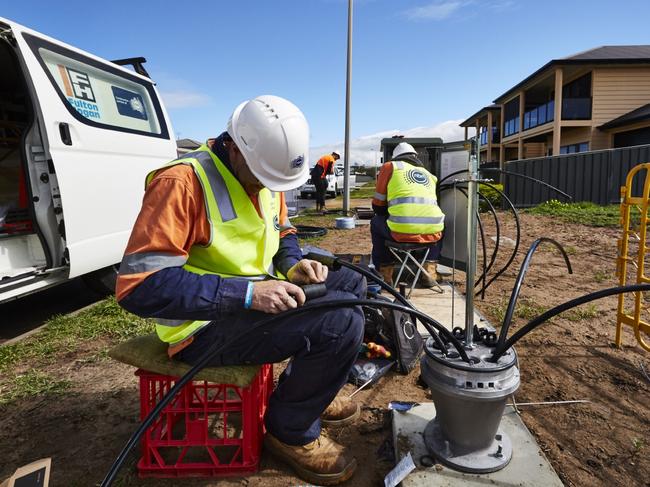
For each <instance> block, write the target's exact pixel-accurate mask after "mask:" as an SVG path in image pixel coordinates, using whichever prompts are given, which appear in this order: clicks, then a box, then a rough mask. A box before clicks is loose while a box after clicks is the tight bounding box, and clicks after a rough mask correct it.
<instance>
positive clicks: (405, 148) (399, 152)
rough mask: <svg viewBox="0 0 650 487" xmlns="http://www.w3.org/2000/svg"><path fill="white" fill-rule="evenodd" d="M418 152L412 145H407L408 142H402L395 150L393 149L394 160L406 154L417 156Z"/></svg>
mask: <svg viewBox="0 0 650 487" xmlns="http://www.w3.org/2000/svg"><path fill="white" fill-rule="evenodd" d="M417 153H418V152H417V151H416V150H415V149H414V148H413V146H412V145H411V144H407V143H406V142H400V143H399V144H397V145H396V146H395V149H393V159H395V158H396V157H398V156H403V155H404V154H417Z"/></svg>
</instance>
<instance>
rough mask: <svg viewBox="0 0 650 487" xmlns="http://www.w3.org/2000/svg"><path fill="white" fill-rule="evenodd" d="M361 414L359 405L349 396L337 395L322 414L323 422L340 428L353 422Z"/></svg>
mask: <svg viewBox="0 0 650 487" xmlns="http://www.w3.org/2000/svg"><path fill="white" fill-rule="evenodd" d="M359 414H361V408H360V407H359V405H358V404H357V403H356V402H354V401H353V400H352V399H350V398H349V397H348V396H341V395H339V396H336V397H335V398H334V400H333V401H332V402H331V403H330V405H329V406H327V409H326V410H325V411H323V414H321V415H320V420H321V423H323V425H324V426H332V427H335V428H338V427H340V426H345V425H346V424H350V423H353V422H354V421H356V419H357V418H358V417H359Z"/></svg>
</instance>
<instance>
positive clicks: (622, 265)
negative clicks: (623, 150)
mask: <svg viewBox="0 0 650 487" xmlns="http://www.w3.org/2000/svg"><path fill="white" fill-rule="evenodd" d="M641 171H645V172H646V173H645V180H644V183H643V195H642V196H632V181H633V180H634V176H636V175H637V174H638V173H639V172H641ZM639 177H641V175H639ZM633 208H636V209H637V210H638V212H639V213H640V222H639V226H638V233H637V230H636V229H635V228H634V225H633V223H632V218H631V214H632V209H633ZM649 209H650V163H646V164H639V165H638V166H635V167H634V168H632V170H631V171H630V172H629V173H628V175H627V178H626V180H625V186H622V187H621V224H622V226H623V236H622V237H621V239H620V240H619V241H618V256H617V258H616V275H617V276H618V278H619V284H620V285H621V286H625V285H626V284H631V283H629V282H627V280H628V279H627V274H628V272H627V270H628V269H627V266H628V264H631V265H633V266H635V267H636V281H635V282H634V283H633V284H641V283H648V282H650V276H647V275H646V274H645V255H646V251H647V250H650V247H648V241H647V238H648V223H649V220H650V219H649V217H648V210H649ZM632 239H634V240H636V241H638V246H639V249H638V252H637V255H636V256H631V255H630V254H629V252H630V241H631V240H632ZM644 308H645V309H646V310H647V309H648V307H647V306H643V292H642V291H637V292H635V293H634V309H633V311H632V313H631V314H630V313H629V312H626V310H625V294H619V296H618V313H617V323H616V346H617V347H620V346H621V342H622V340H623V337H622V331H623V325H624V324H625V325H629V326H631V327H632V328H634V334H635V336H636V339H637V341H638V342H639V345H641V347H643V348H644V349H645V350H647V351H649V352H650V344H649V343H648V342H647V341H646V337H647V336H649V335H650V324H649V323H647V322H645V321H643V320H642V319H641V312H642V311H643V309H644ZM641 332H643V334H642V333H641Z"/></svg>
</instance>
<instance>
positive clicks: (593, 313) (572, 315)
mask: <svg viewBox="0 0 650 487" xmlns="http://www.w3.org/2000/svg"><path fill="white" fill-rule="evenodd" d="M599 314H600V311H599V310H598V308H597V307H596V305H595V304H593V303H592V304H587V305H583V306H578V307H577V308H573V309H570V310H568V311H565V312H564V313H562V314H561V315H560V316H561V317H562V318H566V319H567V320H569V321H582V320H591V319H593V318H596V317H597V316H598V315H599Z"/></svg>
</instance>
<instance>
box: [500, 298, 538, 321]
mask: <svg viewBox="0 0 650 487" xmlns="http://www.w3.org/2000/svg"><path fill="white" fill-rule="evenodd" d="M507 309H508V301H507V300H505V299H503V300H502V301H500V302H499V303H498V304H495V305H492V306H490V307H489V312H490V314H492V316H494V318H495V319H496V321H497V323H503V319H504V318H505V316H506V311H507ZM547 310H548V308H547V307H546V306H542V305H540V304H537V303H535V301H533V300H532V299H530V298H523V297H520V298H519V299H518V300H517V305H516V306H515V312H514V313H513V317H514V318H521V319H523V320H532V319H533V318H535V317H536V316H539V315H541V314H542V313H544V312H545V311H547Z"/></svg>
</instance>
